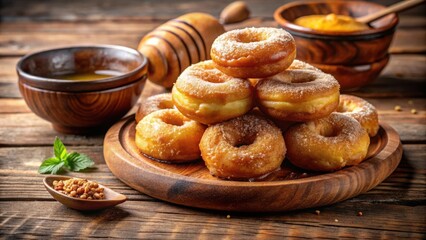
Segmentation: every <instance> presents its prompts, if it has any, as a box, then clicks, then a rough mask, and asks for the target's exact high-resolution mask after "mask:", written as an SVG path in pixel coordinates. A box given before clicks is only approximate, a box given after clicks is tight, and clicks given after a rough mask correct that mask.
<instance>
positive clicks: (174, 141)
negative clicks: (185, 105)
mask: <svg viewBox="0 0 426 240" xmlns="http://www.w3.org/2000/svg"><path fill="white" fill-rule="evenodd" d="M205 128H206V127H205V126H204V125H202V124H200V123H198V122H196V121H193V120H191V119H189V118H187V117H185V116H184V115H182V114H181V113H180V112H179V111H178V110H176V109H163V110H158V111H155V112H152V113H150V114H148V115H147V116H145V117H144V118H143V119H142V120H141V121H140V122H139V123H138V124H137V125H136V137H135V142H136V146H137V147H138V149H139V150H140V151H141V152H142V153H144V154H145V155H148V156H150V157H152V158H154V159H157V160H161V161H166V162H187V161H192V160H196V159H199V158H200V149H199V147H198V145H199V143H200V139H201V137H202V136H203V133H204V130H205Z"/></svg>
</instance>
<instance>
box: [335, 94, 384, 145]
mask: <svg viewBox="0 0 426 240" xmlns="http://www.w3.org/2000/svg"><path fill="white" fill-rule="evenodd" d="M336 111H337V112H340V113H343V114H345V115H347V116H350V117H353V118H355V120H357V121H358V122H359V123H360V124H361V126H362V127H363V128H364V129H365V130H366V131H367V133H368V135H370V137H374V136H375V135H376V134H377V132H378V131H379V114H378V113H377V110H376V108H375V107H374V106H373V105H371V104H370V103H369V102H367V101H365V100H364V99H362V98H359V97H355V96H352V95H345V94H343V95H340V102H339V107H338V108H337V110H336Z"/></svg>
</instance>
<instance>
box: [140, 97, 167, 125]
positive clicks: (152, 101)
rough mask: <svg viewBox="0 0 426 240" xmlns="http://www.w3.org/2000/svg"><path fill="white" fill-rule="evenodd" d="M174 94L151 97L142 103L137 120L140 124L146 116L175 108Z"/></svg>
mask: <svg viewBox="0 0 426 240" xmlns="http://www.w3.org/2000/svg"><path fill="white" fill-rule="evenodd" d="M173 107H174V105H173V101H172V94H171V93H162V94H157V95H154V96H150V97H148V98H147V99H145V101H143V102H142V103H141V105H140V106H139V108H138V110H137V111H136V115H135V119H136V122H137V123H138V122H139V121H140V120H142V118H143V117H145V116H146V115H148V114H150V113H152V112H155V111H158V110H161V109H171V108H173Z"/></svg>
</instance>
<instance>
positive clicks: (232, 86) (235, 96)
mask: <svg viewBox="0 0 426 240" xmlns="http://www.w3.org/2000/svg"><path fill="white" fill-rule="evenodd" d="M174 87H176V88H177V89H178V90H179V91H180V92H182V93H184V94H186V95H189V96H191V97H195V98H198V99H200V100H201V99H202V100H203V101H209V102H219V103H225V102H229V101H235V100H239V99H243V98H247V97H251V96H252V90H251V85H250V82H248V81H246V80H244V79H240V78H234V77H231V76H228V75H226V74H224V73H222V72H221V71H219V70H218V69H216V68H215V67H214V64H213V62H212V61H211V60H208V61H204V62H199V63H197V64H193V65H191V66H190V67H188V68H187V69H185V71H183V72H182V74H181V75H180V76H179V78H178V79H177V81H176V84H175V86H174Z"/></svg>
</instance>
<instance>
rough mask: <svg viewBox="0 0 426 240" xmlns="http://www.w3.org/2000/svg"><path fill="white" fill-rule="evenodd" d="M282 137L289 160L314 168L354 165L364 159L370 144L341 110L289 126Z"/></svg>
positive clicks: (361, 130) (326, 168) (365, 135)
mask: <svg viewBox="0 0 426 240" xmlns="http://www.w3.org/2000/svg"><path fill="white" fill-rule="evenodd" d="M284 137H285V141H286V144H287V150H288V153H287V157H288V158H289V160H290V161H291V162H292V163H293V164H294V165H296V166H298V167H301V168H303V169H307V170H313V171H335V170H338V169H340V168H343V167H344V166H347V165H356V164H358V163H360V162H361V161H363V160H364V159H365V156H366V155H367V151H368V146H369V144H370V138H369V136H368V134H367V132H366V131H365V130H364V129H363V128H362V127H361V125H360V124H359V123H358V122H357V121H356V120H355V119H353V118H351V117H348V116H345V115H344V114H341V113H332V114H331V115H330V116H328V117H327V118H321V119H318V120H314V121H310V122H306V123H302V124H298V125H295V126H292V127H290V128H289V129H288V130H287V131H286V132H285V133H284Z"/></svg>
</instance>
